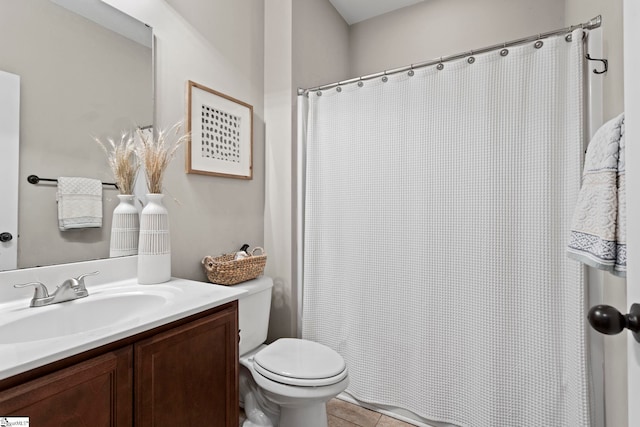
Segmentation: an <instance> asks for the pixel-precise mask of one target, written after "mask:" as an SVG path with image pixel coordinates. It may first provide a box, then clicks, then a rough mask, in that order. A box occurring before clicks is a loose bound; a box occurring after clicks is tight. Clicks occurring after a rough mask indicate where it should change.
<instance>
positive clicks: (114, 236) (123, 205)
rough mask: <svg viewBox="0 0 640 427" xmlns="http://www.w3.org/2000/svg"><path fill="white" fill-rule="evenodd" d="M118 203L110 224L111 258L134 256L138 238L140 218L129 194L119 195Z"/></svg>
mask: <svg viewBox="0 0 640 427" xmlns="http://www.w3.org/2000/svg"><path fill="white" fill-rule="evenodd" d="M118 199H120V203H119V204H118V206H116V208H115V209H114V210H113V221H112V222H111V243H110V245H109V256H110V257H111V258H115V257H120V256H128V255H136V254H137V253H138V238H139V236H140V217H139V215H138V210H137V209H136V207H135V205H134V197H133V195H131V194H119V195H118Z"/></svg>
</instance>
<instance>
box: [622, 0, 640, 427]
mask: <svg viewBox="0 0 640 427" xmlns="http://www.w3.org/2000/svg"><path fill="white" fill-rule="evenodd" d="M639 24H640V2H638V0H625V1H624V104H625V105H624V108H625V140H626V143H627V144H626V156H627V157H626V162H627V165H626V166H627V248H628V258H627V308H628V307H629V306H630V305H631V304H633V303H640V221H638V220H639V219H640V50H639V49H640V25H639ZM634 259H635V261H633V260H634ZM627 335H628V336H627V340H628V341H627V346H628V347H627V362H628V374H627V375H628V384H629V385H628V387H629V388H628V389H629V398H628V402H629V427H633V426H638V425H640V404H639V403H640V343H638V342H636V341H635V339H634V338H633V335H632V334H630V333H629V334H627Z"/></svg>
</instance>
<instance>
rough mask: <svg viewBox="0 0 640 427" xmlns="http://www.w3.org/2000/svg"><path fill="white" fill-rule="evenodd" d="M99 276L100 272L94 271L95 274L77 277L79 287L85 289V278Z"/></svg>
mask: <svg viewBox="0 0 640 427" xmlns="http://www.w3.org/2000/svg"><path fill="white" fill-rule="evenodd" d="M97 274H100V272H99V271H94V272H93V273H87V274H81V275H80V276H78V277H76V280H77V281H78V287H79V288H80V289H85V285H84V278H85V277H87V276H95V275H97Z"/></svg>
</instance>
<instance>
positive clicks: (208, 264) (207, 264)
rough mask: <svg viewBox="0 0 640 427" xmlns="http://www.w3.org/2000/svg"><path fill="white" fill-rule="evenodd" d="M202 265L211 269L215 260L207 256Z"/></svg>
mask: <svg viewBox="0 0 640 427" xmlns="http://www.w3.org/2000/svg"><path fill="white" fill-rule="evenodd" d="M201 262H202V265H204V266H205V267H208V268H211V267H213V258H211V257H210V256H208V255H207V256H206V257H204V258H202V261H201Z"/></svg>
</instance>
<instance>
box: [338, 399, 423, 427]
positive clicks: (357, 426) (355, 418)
mask: <svg viewBox="0 0 640 427" xmlns="http://www.w3.org/2000/svg"><path fill="white" fill-rule="evenodd" d="M327 416H328V421H329V427H413V426H412V425H411V424H408V423H405V422H402V421H400V420H396V419H395V418H391V417H388V416H386V415H382V414H380V413H378V412H374V411H370V410H369V409H366V408H363V407H361V406H358V405H354V404H351V403H349V402H345V401H344V400H340V399H331V400H330V401H329V402H328V403H327Z"/></svg>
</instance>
